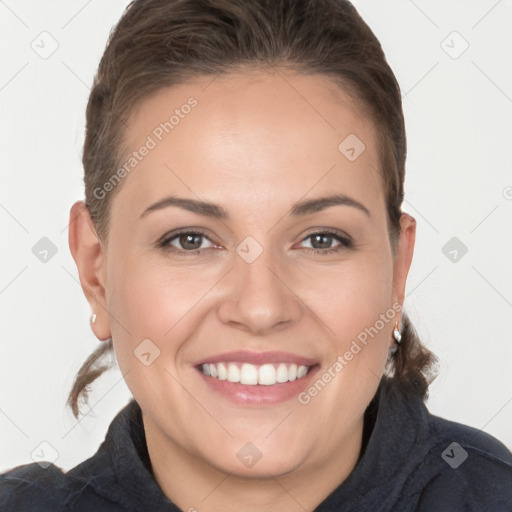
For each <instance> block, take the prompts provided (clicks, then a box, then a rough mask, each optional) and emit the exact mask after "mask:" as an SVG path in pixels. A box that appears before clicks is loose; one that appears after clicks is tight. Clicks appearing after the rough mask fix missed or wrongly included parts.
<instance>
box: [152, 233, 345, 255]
mask: <svg viewBox="0 0 512 512" xmlns="http://www.w3.org/2000/svg"><path fill="white" fill-rule="evenodd" d="M180 235H199V236H201V237H204V238H206V239H208V240H209V241H210V242H211V240H210V238H208V235H207V234H206V233H205V232H203V231H201V230H194V231H192V230H190V231H188V230H183V231H179V232H177V233H174V234H173V235H172V236H170V237H169V236H168V237H164V238H163V239H162V240H161V241H160V242H158V247H160V248H161V249H164V250H166V251H170V252H175V253H177V254H183V255H197V256H199V255H200V254H203V253H204V252H205V251H207V250H209V249H210V248H207V249H195V250H190V251H185V250H180V249H176V247H173V246H172V245H170V242H172V241H173V240H175V239H177V238H178V237H179V236H180ZM315 235H324V236H326V237H328V238H334V239H336V240H337V241H338V242H339V243H340V246H339V247H336V248H328V249H312V248H308V247H305V248H304V249H305V250H306V251H307V252H309V253H310V254H320V255H326V254H331V253H335V252H340V251H342V250H346V249H353V248H354V243H353V241H352V240H351V239H350V238H348V237H346V236H342V235H341V234H339V233H337V232H336V231H329V230H327V231H315V232H313V233H310V234H309V235H307V236H306V237H305V238H303V239H302V241H301V242H304V241H305V240H307V239H309V238H311V237H313V236H315Z"/></svg>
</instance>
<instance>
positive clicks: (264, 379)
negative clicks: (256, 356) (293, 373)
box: [258, 364, 276, 386]
mask: <svg viewBox="0 0 512 512" xmlns="http://www.w3.org/2000/svg"><path fill="white" fill-rule="evenodd" d="M275 383H276V369H275V368H274V365H273V364H264V365H263V366H262V367H260V369H259V372H258V384H262V385H264V386H270V385H272V384H275Z"/></svg>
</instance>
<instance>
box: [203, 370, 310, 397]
mask: <svg viewBox="0 0 512 512" xmlns="http://www.w3.org/2000/svg"><path fill="white" fill-rule="evenodd" d="M319 368H320V366H319V365H314V366H313V367H312V368H310V370H309V372H308V373H307V374H306V376H305V377H302V378H301V379H295V380H294V381H288V382H283V383H277V384H273V385H271V386H264V385H261V384H257V385H253V386H246V385H244V384H240V383H239V382H229V381H228V380H219V379H217V378H216V377H210V376H209V375H205V374H204V373H203V372H202V371H201V370H200V369H199V368H196V370H197V371H198V372H199V374H200V376H201V377H202V378H203V381H204V382H205V383H206V384H207V385H208V387H209V388H210V389H211V390H212V391H214V392H215V393H218V394H219V395H221V396H223V397H224V398H227V399H228V400H230V401H231V402H233V403H235V404H237V405H255V406H263V405H273V404H279V403H282V402H286V401H287V400H291V399H292V398H298V395H299V394H300V393H301V392H302V391H304V389H305V388H307V387H308V386H309V383H310V382H311V379H312V378H313V376H314V375H315V374H316V373H317V371H318V370H319Z"/></svg>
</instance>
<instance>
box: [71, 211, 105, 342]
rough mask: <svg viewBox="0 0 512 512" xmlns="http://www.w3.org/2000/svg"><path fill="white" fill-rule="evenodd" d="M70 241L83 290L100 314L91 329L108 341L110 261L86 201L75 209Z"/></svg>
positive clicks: (91, 304) (94, 309)
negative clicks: (108, 278)
mask: <svg viewBox="0 0 512 512" xmlns="http://www.w3.org/2000/svg"><path fill="white" fill-rule="evenodd" d="M68 241H69V249H70V250H71V254H72V256H73V259H74V260H75V263H76V266H77V269H78V275H79V278H80V284H81V285H82V290H83V292H84V294H85V297H86V298H87V301H88V302H89V305H90V306H91V310H92V311H93V312H94V313H96V322H95V323H94V324H92V323H91V328H92V330H93V332H94V334H95V336H96V337H97V338H98V339H99V340H106V339H108V338H110V336H111V334H110V319H109V314H108V310H107V304H106V299H105V285H106V259H105V255H104V252H103V247H102V245H101V242H100V240H99V238H98V235H97V234H96V230H95V228H94V224H93V222H92V219H91V216H90V214H89V210H88V208H87V207H86V206H85V203H84V201H77V202H76V203H74V204H73V206H72V207H71V211H70V213H69V236H68Z"/></svg>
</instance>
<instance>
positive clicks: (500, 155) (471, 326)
mask: <svg viewBox="0 0 512 512" xmlns="http://www.w3.org/2000/svg"><path fill="white" fill-rule="evenodd" d="M354 3H355V5H356V7H357V8H358V9H359V11H360V13H361V15H362V16H363V18H364V19H365V20H366V21H367V22H368V24H369V25H370V26H371V28H372V29H373V30H374V32H375V33H376V35H377V37H378V38H379V39H380V41H381V42H382V45H383V47H384V50H385V52H386V55H387V57H388V60H389V62H390V64H391V66H392V68H393V69H394V71H395V73H396V76H397V78H398V81H399V83H400V85H401V87H402V91H403V95H404V109H405V115H406V127H407V133H408V143H409V147H408V160H407V178H406V198H407V199H406V202H405V204H404V210H405V211H408V212H409V213H411V214H412V215H414V216H415V217H416V219H417V221H418V232H417V244H416V251H415V257H414V261H413V265H412V269H411V272H410V275H409V280H408V288H407V297H406V301H405V308H406V311H407V312H408V313H409V315H410V316H411V318H412V320H413V322H414V324H415V326H416V328H417V330H418V332H419V334H420V336H421V337H422V339H423V340H424V342H425V343H426V344H427V345H428V346H429V347H430V348H431V349H432V350H434V352H435V353H437V355H438V356H439V357H440V360H441V367H440V375H439V377H438V378H437V380H436V381H435V382H434V384H433V385H432V386H431V391H430V395H431V398H430V399H429V402H428V405H429V408H430V410H431V411H432V412H433V413H434V414H437V415H439V416H443V417H446V418H448V419H452V420H456V421H458V422H461V423H465V424H468V425H471V426H474V427H476V428H479V429H482V430H484V431H486V432H489V433H490V434H492V435H494V436H496V437H498V438H499V439H500V440H502V441H503V442H504V443H505V444H506V445H507V446H508V447H509V448H512V428H511V425H512V344H511V328H510V320H511V318H512V278H511V275H512V171H511V169H512V150H511V145H512V144H511V143H512V122H511V121H512V66H511V63H512V41H511V35H510V27H511V26H512V2H511V1H510V0H501V1H497V0H480V1H468V0H459V1H447V0H442V1H441V0H438V1H427V0H422V1H421V0H416V1H415V2H413V1H408V0H395V1H390V0H372V1H369V0H358V1H356V2H354ZM127 4H128V2H127V1H126V0H123V1H121V0H116V1H112V0H110V1H108V2H104V1H100V0H89V1H83V0H80V1H78V0H73V1H70V0H66V1H64V0H62V1H55V0H53V1H46V2H40V1H35V0H33V1H27V0H24V1H14V0H5V1H0V34H1V36H0V37H1V43H0V45H1V49H2V59H1V66H0V107H1V112H2V115H1V118H0V129H1V134H0V145H1V153H0V154H1V165H0V172H1V173H2V175H1V180H2V181H1V183H2V187H1V192H0V220H1V233H2V243H1V244H0V247H1V257H2V265H1V267H0V311H1V314H2V317H1V323H0V329H1V360H0V390H1V394H0V432H1V445H0V471H2V470H5V469H8V468H11V467H13V466H15V465H18V464H22V463H28V462H32V460H33V459H32V458H31V453H33V452H34V451H36V453H37V451H38V450H39V451H40V450H41V448H38V447H39V446H40V443H41V442H43V441H45V442H47V443H49V444H50V445H51V446H52V447H54V449H55V450H56V456H58V458H57V459H56V460H55V464H56V465H58V466H60V467H62V468H64V469H68V468H70V467H72V466H74V465H76V464H77V463H79V462H81V461H82V460H84V459H85V458H87V457H89V456H91V455H92V454H93V453H94V452H95V451H96V449H97V447H98V446H99V444H100V442H101V441H102V440H103V438H104V435H105V432H106V429H107V427H108V424H109V423H110V421H111V420H112V418H113V416H114V415H115V414H116V413H117V412H118V411H119V410H120V409H121V408H122V407H123V406H124V405H125V404H126V403H127V401H128V399H129V397H130V394H129V391H128V390H127V388H126V386H125V384H124V381H122V379H121V376H120V373H119V371H118V370H114V371H111V372H109V373H108V374H107V375H105V376H104V377H102V378H101V379H100V380H99V381H98V382H97V383H96V384H95V385H94V388H93V392H92V394H91V397H90V404H91V406H92V410H91V411H90V413H89V414H88V415H86V416H85V417H84V418H83V419H82V420H81V421H80V422H79V423H77V422H76V420H75V419H74V418H73V417H72V415H71V412H70V410H69V409H67V408H65V401H66V397H67V393H68V391H69V389H70V387H71V384H72V381H73V377H74V375H75V373H76V371H77V370H78V368H79V366H80V365H81V363H82V362H83V360H84V359H85V358H86V357H87V356H88V354H89V353H90V352H91V351H92V350H93V349H94V348H95V347H96V344H97V340H96V338H95V337H94V335H93V334H92V332H91V330H90V328H89V315H90V310H89V306H88V304H87V302H86V300H85V297H84V296H83V294H82V290H81V288H80V286H79V283H78V274H77V270H76V267H75V264H74V261H73V259H72V258H71V254H70V252H69V248H68V242H67V236H68V233H67V223H68V215H69V208H70V207H71V204H72V203H73V202H74V201H75V200H77V199H82V198H83V186H82V181H81V180H82V169H81V163H80V156H81V151H82V143H83V136H84V118H85V106H86V101H87V97H88V93H89V87H90V85H91V83H92V78H93V74H94V72H95V70H96V67H97V65H98V63H99V59H100V56H101V54H102V52H103V49H104V46H105V43H106V40H107V37H108V34H109V31H110V29H111V27H112V26H113V25H114V24H115V23H116V21H117V20H118V19H119V16H120V15H121V13H122V11H123V9H124V7H125V6H126V5H127ZM43 31H46V32H48V33H49V34H51V37H52V38H54V39H55V40H56V41H57V43H58V48H57V50H56V51H55V52H54V53H53V54H52V55H51V56H49V57H48V58H46V59H43V58H41V57H40V56H39V55H38V53H36V51H34V50H33V49H32V47H31V45H32V44H33V45H34V46H35V45H37V44H38V45H39V47H40V50H39V51H43V48H42V47H43V45H44V48H45V49H46V50H45V51H48V49H51V44H52V43H51V40H50V39H49V36H47V35H44V36H40V34H41V32H43ZM454 31H456V32H458V34H460V36H461V37H462V38H463V39H461V37H459V36H458V35H456V34H455V35H454V34H453V32H454ZM43 37H44V38H46V39H45V40H44V41H43V42H41V38H43ZM464 40H466V41H467V42H468V43H469V47H468V49H467V50H466V51H465V52H464V53H462V54H461V55H460V56H458V54H459V53H460V51H461V50H462V49H463V48H464V44H465V43H464ZM33 41H35V42H34V43H32V42H33ZM443 41H444V43H443ZM454 57H458V58H454ZM42 237H48V238H49V239H50V240H51V241H52V242H53V243H54V244H55V246H56V248H57V253H56V254H55V256H53V257H52V258H51V259H49V261H47V262H46V263H43V262H41V261H40V260H39V259H38V258H36V256H35V255H34V254H33V252H32V247H33V246H34V245H35V244H36V243H37V242H38V241H39V240H40V239H41V238H42ZM452 237H457V238H458V239H459V240H460V241H461V242H462V243H463V244H464V245H465V246H467V248H468V252H467V254H465V255H464V256H462V257H460V254H461V253H460V251H459V253H458V256H459V257H458V260H457V261H456V262H453V261H451V260H450V259H449V258H448V257H447V256H445V254H443V252H442V248H443V247H444V246H445V244H446V243H447V242H448V241H449V240H450V239H451V238H452ZM449 250H451V248H449ZM447 252H448V251H447ZM452 255H453V253H452ZM45 447H46V448H45ZM43 450H46V455H47V456H48V455H51V454H52V453H53V452H51V449H49V448H48V446H47V445H44V446H43ZM48 450H50V451H48ZM36 457H37V455H36Z"/></svg>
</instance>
